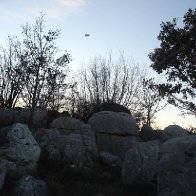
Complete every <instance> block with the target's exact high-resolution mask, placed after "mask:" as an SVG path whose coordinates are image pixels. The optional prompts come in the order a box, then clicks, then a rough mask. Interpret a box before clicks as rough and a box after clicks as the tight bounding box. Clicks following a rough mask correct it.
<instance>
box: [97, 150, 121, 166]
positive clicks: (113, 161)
mask: <svg viewBox="0 0 196 196" xmlns="http://www.w3.org/2000/svg"><path fill="white" fill-rule="evenodd" d="M99 154H100V158H101V159H102V161H103V162H104V163H106V164H107V165H108V166H110V167H113V168H121V167H122V160H121V158H120V157H119V156H115V155H112V154H111V153H109V152H100V153H99Z"/></svg>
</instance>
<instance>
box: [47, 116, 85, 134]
mask: <svg viewBox="0 0 196 196" xmlns="http://www.w3.org/2000/svg"><path fill="white" fill-rule="evenodd" d="M82 124H83V122H82V121H80V120H78V119H75V118H71V117H68V116H62V117H59V118H57V119H55V120H54V121H53V122H52V123H51V124H50V127H51V128H56V129H59V130H63V131H64V132H67V133H68V132H69V131H70V133H79V131H80V128H81V126H82Z"/></svg>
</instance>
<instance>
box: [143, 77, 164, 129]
mask: <svg viewBox="0 0 196 196" xmlns="http://www.w3.org/2000/svg"><path fill="white" fill-rule="evenodd" d="M155 84H156V83H155V81H154V79H152V78H151V79H144V80H143V90H142V95H141V97H142V98H141V99H140V104H141V108H142V113H143V123H145V124H147V125H148V126H151V124H152V123H153V119H154V117H155V114H156V113H158V112H159V111H161V110H162V109H163V108H165V107H166V105H167V103H165V102H164V101H163V98H162V97H161V96H160V95H159V92H158V91H157V90H156V88H155Z"/></svg>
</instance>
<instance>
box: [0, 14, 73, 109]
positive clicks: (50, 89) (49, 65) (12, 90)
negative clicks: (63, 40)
mask: <svg viewBox="0 0 196 196" xmlns="http://www.w3.org/2000/svg"><path fill="white" fill-rule="evenodd" d="M45 31H46V30H45V21H44V16H43V15H41V16H40V17H38V18H37V19H36V21H35V24H34V25H29V24H26V25H24V26H22V38H23V39H22V40H21V41H20V40H18V39H17V38H16V37H15V38H9V44H8V48H7V49H3V53H2V54H1V65H0V68H1V73H0V91H1V106H2V107H8V108H10V107H14V106H15V105H16V102H17V101H18V99H19V98H21V99H22V103H23V104H24V105H25V106H26V107H30V108H35V107H46V108H50V109H57V110H58V109H60V107H61V106H62V101H63V99H64V98H65V92H66V89H67V88H68V87H69V85H68V84H67V83H66V81H65V79H66V76H67V71H68V70H67V68H66V67H67V65H68V63H69V62H70V60H71V59H70V55H69V54H68V53H67V52H65V53H64V54H60V55H59V54H58V53H59V50H58V48H57V46H56V43H55V41H56V39H57V38H58V37H59V33H60V31H59V30H49V31H48V32H45Z"/></svg>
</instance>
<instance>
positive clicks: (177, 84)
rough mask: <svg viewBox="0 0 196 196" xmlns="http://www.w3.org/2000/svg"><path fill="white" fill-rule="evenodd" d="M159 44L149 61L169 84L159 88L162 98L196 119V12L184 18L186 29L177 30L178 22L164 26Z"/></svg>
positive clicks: (150, 55)
mask: <svg viewBox="0 0 196 196" xmlns="http://www.w3.org/2000/svg"><path fill="white" fill-rule="evenodd" d="M158 40H159V41H160V42H161V44H160V47H159V48H156V49H155V50H154V52H152V53H150V54H149V57H150V59H151V60H152V62H153V63H152V65H151V67H152V68H153V69H154V70H155V71H156V72H158V73H159V74H161V73H164V74H165V76H166V80H167V82H166V83H162V84H159V85H156V86H157V88H158V90H159V93H160V95H162V96H165V97H168V101H169V103H171V104H174V105H175V106H177V107H179V108H180V109H185V110H187V111H188V112H189V113H191V114H194V115H196V104H195V96H196V9H195V10H192V9H189V10H188V12H187V13H186V14H185V15H184V19H183V26H182V27H178V26H177V19H175V18H174V19H173V21H172V22H166V23H164V22H162V24H161V31H160V33H159V36H158Z"/></svg>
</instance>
